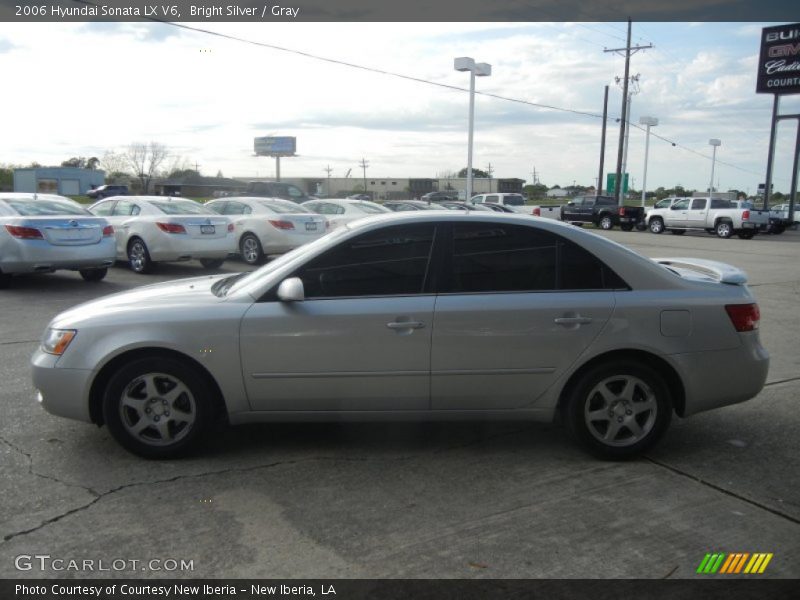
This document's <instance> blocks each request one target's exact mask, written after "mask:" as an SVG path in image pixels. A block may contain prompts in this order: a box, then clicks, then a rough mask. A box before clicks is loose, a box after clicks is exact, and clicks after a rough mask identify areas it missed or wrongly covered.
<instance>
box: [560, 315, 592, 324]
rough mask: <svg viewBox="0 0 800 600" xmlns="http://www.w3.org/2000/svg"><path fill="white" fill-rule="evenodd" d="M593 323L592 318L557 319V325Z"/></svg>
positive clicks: (578, 316)
mask: <svg viewBox="0 0 800 600" xmlns="http://www.w3.org/2000/svg"><path fill="white" fill-rule="evenodd" d="M591 322H592V318H591V317H582V316H580V315H577V316H575V317H557V318H556V319H555V323H556V325H588V324H589V323H591Z"/></svg>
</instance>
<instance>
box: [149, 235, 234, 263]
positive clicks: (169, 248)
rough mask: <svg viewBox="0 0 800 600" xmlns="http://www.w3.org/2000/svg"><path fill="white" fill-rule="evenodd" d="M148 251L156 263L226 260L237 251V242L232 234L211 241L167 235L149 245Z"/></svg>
mask: <svg viewBox="0 0 800 600" xmlns="http://www.w3.org/2000/svg"><path fill="white" fill-rule="evenodd" d="M145 243H147V242H145ZM147 250H148V252H149V253H150V258H151V259H152V260H153V261H155V262H159V261H173V260H190V259H198V258H212V259H220V258H222V259H224V258H227V256H228V255H229V254H234V253H235V252H236V251H237V249H236V240H235V238H234V236H233V234H230V233H229V234H228V235H226V236H225V237H221V238H210V239H198V238H190V237H188V236H185V235H173V234H166V233H165V234H163V236H160V237H159V238H158V239H155V240H153V241H152V245H151V244H149V243H148V245H147Z"/></svg>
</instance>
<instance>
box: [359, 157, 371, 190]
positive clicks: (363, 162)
mask: <svg viewBox="0 0 800 600" xmlns="http://www.w3.org/2000/svg"><path fill="white" fill-rule="evenodd" d="M358 166H359V167H361V169H362V170H363V172H364V193H365V194H366V193H367V167H368V166H369V162H367V160H366V159H365V158H363V157H362V159H361V162H360V163H358Z"/></svg>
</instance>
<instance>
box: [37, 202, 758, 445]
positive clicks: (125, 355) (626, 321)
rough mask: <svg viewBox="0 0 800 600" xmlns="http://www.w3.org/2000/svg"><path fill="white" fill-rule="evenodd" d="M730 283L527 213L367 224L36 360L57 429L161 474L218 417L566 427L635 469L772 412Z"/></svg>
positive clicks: (102, 316) (151, 289) (96, 319)
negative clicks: (163, 460) (132, 456)
mask: <svg viewBox="0 0 800 600" xmlns="http://www.w3.org/2000/svg"><path fill="white" fill-rule="evenodd" d="M759 318H760V315H759V309H758V305H757V304H756V302H755V300H754V298H753V296H752V294H751V292H750V290H749V289H748V287H747V285H746V276H745V274H744V273H743V272H741V271H739V270H738V269H735V268H734V267H731V266H728V265H725V264H722V263H717V262H709V261H702V260H695V259H686V258H676V259H661V260H659V261H654V260H651V259H648V258H645V257H643V256H641V255H639V254H636V253H635V252H633V251H631V250H629V249H627V248H625V247H623V246H621V245H619V244H616V243H614V242H611V241H609V240H606V239H604V238H602V237H600V236H597V235H595V234H593V233H589V232H585V231H582V230H580V229H577V228H574V227H570V226H568V225H564V224H562V223H558V222H555V221H551V220H544V219H531V218H530V217H526V216H522V215H506V214H500V213H476V212H464V213H462V212H461V211H453V212H450V213H445V212H443V211H417V212H409V213H394V214H391V215H385V216H376V217H374V218H372V219H366V220H362V221H360V222H358V223H352V224H349V225H346V226H343V227H342V228H340V229H338V230H337V231H335V232H333V233H331V234H330V235H327V236H325V237H322V238H320V239H318V240H316V241H314V242H312V243H310V244H308V245H305V246H302V247H300V248H298V249H296V250H293V251H292V252H290V253H288V254H285V255H283V256H282V257H280V258H278V259H276V260H274V261H273V262H271V263H269V264H267V265H265V266H264V267H262V268H261V269H259V270H257V271H254V272H252V273H240V274H235V275H224V276H220V275H217V276H210V277H201V278H193V279H188V280H183V281H174V282H168V283H163V284H157V285H151V286H146V287H143V288H140V289H138V290H133V291H129V292H125V293H121V294H116V295H112V296H108V297H106V298H101V299H98V300H95V301H93V302H89V303H87V304H83V305H81V306H77V307H75V308H73V309H71V310H68V311H66V312H64V313H62V314H60V315H58V316H57V317H55V319H53V321H52V322H51V323H50V324H49V325H48V327H47V329H46V331H45V333H44V337H43V340H42V344H41V347H40V348H39V349H38V350H37V351H36V353H35V355H34V356H33V359H32V361H33V381H34V384H35V386H36V388H37V389H38V390H39V396H38V397H39V400H40V402H41V403H42V404H43V406H44V408H45V409H46V410H48V411H50V412H51V413H54V414H57V415H61V416H64V417H69V418H72V419H79V420H83V421H87V422H93V423H97V424H105V425H107V426H108V428H109V430H110V432H111V433H112V435H113V436H114V437H115V438H116V439H117V441H119V442H120V443H121V444H122V445H123V446H124V447H125V448H127V449H128V450H130V451H132V452H134V453H137V454H139V455H142V456H146V457H165V456H172V455H176V454H179V453H181V452H185V451H187V450H189V449H191V448H192V447H193V446H197V445H198V442H199V440H200V439H201V437H202V436H203V434H205V433H207V432H208V431H209V430H210V426H211V425H212V423H213V422H214V421H215V420H219V419H225V418H227V420H228V421H229V422H230V423H233V424H237V423H248V422H254V421H311V420H326V419H336V420H341V419H362V420H363V419H391V420H401V419H465V418H477V419H530V420H536V421H545V422H549V421H553V420H559V421H562V422H563V423H564V424H565V425H566V428H567V430H568V432H569V433H570V434H571V435H572V436H573V437H574V438H575V439H576V440H577V441H578V442H579V443H581V444H582V445H583V446H585V447H586V448H587V449H589V450H590V451H592V452H594V453H596V454H598V455H600V456H602V457H608V458H626V457H630V456H634V455H636V454H638V453H640V452H642V451H644V450H645V449H647V448H649V447H650V446H651V445H652V444H654V443H655V442H656V441H657V440H658V438H659V437H660V436H661V435H662V434H663V433H664V431H665V430H666V429H667V427H668V425H669V423H670V419H671V418H672V415H673V414H677V415H679V416H681V417H685V416H689V415H693V414H695V413H698V412H702V411H706V410H709V409H713V408H718V407H721V406H726V405H729V404H735V403H737V402H742V401H745V400H747V399H749V398H752V397H754V396H755V395H756V394H758V393H759V391H760V390H761V389H762V387H763V385H764V382H765V380H766V377H767V370H768V366H769V356H768V354H767V352H766V350H764V348H763V347H762V346H761V343H760V341H759V334H758V325H759Z"/></svg>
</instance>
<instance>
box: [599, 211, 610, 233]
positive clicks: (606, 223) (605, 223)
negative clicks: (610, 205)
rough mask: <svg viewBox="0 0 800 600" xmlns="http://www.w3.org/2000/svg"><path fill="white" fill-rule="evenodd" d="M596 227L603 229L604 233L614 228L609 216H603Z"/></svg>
mask: <svg viewBox="0 0 800 600" xmlns="http://www.w3.org/2000/svg"><path fill="white" fill-rule="evenodd" d="M597 226H598V227H599V228H600V229H605V230H606V231H608V230H609V229H613V228H614V221H613V220H612V219H611V216H610V215H603V216H602V217H600V220H599V221H598V222H597Z"/></svg>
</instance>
